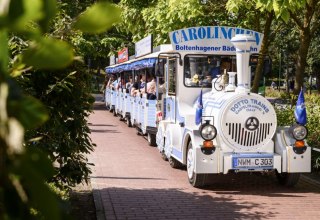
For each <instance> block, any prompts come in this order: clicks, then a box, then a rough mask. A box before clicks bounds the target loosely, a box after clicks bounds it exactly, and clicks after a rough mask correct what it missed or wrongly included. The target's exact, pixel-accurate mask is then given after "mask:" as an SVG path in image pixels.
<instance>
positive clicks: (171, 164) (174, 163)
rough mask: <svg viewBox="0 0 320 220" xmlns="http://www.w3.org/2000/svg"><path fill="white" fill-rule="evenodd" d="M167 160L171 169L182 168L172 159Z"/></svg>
mask: <svg viewBox="0 0 320 220" xmlns="http://www.w3.org/2000/svg"><path fill="white" fill-rule="evenodd" d="M168 160H169V164H170V166H171V167H172V168H175V169H178V168H180V167H181V166H182V164H181V163H180V162H179V161H177V160H176V159H175V158H173V157H169V159H168Z"/></svg>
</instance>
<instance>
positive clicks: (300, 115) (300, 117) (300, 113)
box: [294, 89, 307, 125]
mask: <svg viewBox="0 0 320 220" xmlns="http://www.w3.org/2000/svg"><path fill="white" fill-rule="evenodd" d="M294 116H295V117H296V121H297V123H298V124H300V125H305V124H307V110H306V106H305V103H304V95H303V90H302V89H301V91H300V93H299V96H298V100H297V105H296V109H295V111H294Z"/></svg>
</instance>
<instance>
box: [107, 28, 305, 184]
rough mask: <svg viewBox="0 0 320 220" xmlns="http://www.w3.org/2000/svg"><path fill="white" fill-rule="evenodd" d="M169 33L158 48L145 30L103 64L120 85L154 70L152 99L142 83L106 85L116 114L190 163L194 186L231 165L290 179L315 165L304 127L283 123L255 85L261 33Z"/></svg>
mask: <svg viewBox="0 0 320 220" xmlns="http://www.w3.org/2000/svg"><path fill="white" fill-rule="evenodd" d="M169 36H170V40H171V45H160V46H158V47H157V48H154V49H153V48H152V43H150V42H151V41H152V37H151V36H148V37H147V38H145V39H143V40H141V41H139V42H138V43H137V44H136V56H135V58H134V59H130V60H128V61H125V62H123V63H119V64H113V65H110V66H108V67H106V72H107V73H108V74H109V75H110V76H111V75H114V76H115V77H116V78H117V79H118V83H119V84H120V85H121V84H122V85H124V81H127V80H128V78H129V77H132V79H136V80H137V81H139V80H140V78H141V75H145V76H146V78H147V81H148V78H150V77H152V76H154V77H155V79H154V80H155V85H156V93H155V97H156V98H154V99H148V94H147V93H146V92H141V90H140V92H141V93H137V95H135V96H132V95H131V94H130V93H131V91H130V89H128V88H123V87H121V86H118V87H117V88H114V87H113V88H106V91H105V100H106V106H107V107H108V108H109V109H110V111H111V112H113V114H114V115H115V116H119V117H120V120H123V121H126V123H127V124H128V126H130V127H131V126H132V127H135V128H136V129H137V133H138V134H139V135H144V136H147V140H148V143H149V145H151V146H157V149H158V150H159V151H160V153H161V157H162V158H163V159H164V160H168V161H169V163H170V165H171V166H172V167H173V168H177V167H180V166H182V165H185V166H186V167H187V177H188V180H189V182H190V183H191V184H192V185H193V186H194V187H203V186H205V185H207V184H208V176H210V175H222V174H227V173H229V172H275V173H276V176H277V178H278V180H279V182H280V183H281V184H283V185H286V186H293V185H295V184H296V183H297V182H298V180H299V176H300V174H301V173H307V172H311V147H309V146H308V145H307V142H306V140H305V139H306V136H307V129H306V127H305V126H304V125H302V124H297V123H292V124H293V125H291V126H286V127H278V126H277V116H276V112H275V110H274V107H273V105H272V104H271V103H270V102H269V101H268V100H267V99H266V98H264V97H263V96H261V95H259V94H256V93H252V92H250V87H251V85H250V83H251V66H249V64H250V63H251V62H250V58H251V54H252V53H258V52H259V50H260V46H261V41H262V38H263V35H262V34H261V33H258V32H255V31H252V30H247V29H241V28H233V27H219V26H215V27H192V28H185V29H181V30H176V31H173V32H171V33H170V34H169ZM150 48H151V49H150ZM137 51H138V52H137ZM141 51H142V52H141ZM146 51H147V52H146ZM141 54H142V55H141ZM119 57H120V56H119ZM206 78H208V79H209V80H206ZM143 89H145V90H146V89H147V86H145V87H144V88H142V90H143Z"/></svg>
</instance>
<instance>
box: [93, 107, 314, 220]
mask: <svg viewBox="0 0 320 220" xmlns="http://www.w3.org/2000/svg"><path fill="white" fill-rule="evenodd" d="M89 122H90V129H91V131H92V134H91V138H92V140H93V142H94V143H96V144H97V147H96V150H95V152H94V153H93V154H92V155H91V156H90V162H93V163H94V164H95V167H94V168H93V173H92V175H91V184H92V187H93V189H94V195H95V202H96V204H97V208H98V212H99V213H100V215H99V213H97V216H98V219H99V218H100V219H104V218H106V219H107V220H111V219H206V220H208V219H299V220H301V219H319V218H320V217H319V216H320V210H319V208H317V206H318V204H320V194H319V192H320V189H319V187H318V186H316V185H313V184H311V183H307V182H305V181H301V180H300V182H299V184H298V185H297V186H296V187H295V188H291V189H288V188H285V187H282V186H280V185H278V183H277V181H276V179H275V177H274V176H273V175H261V174H252V175H250V174H234V175H226V176H223V175H219V176H216V177H214V178H213V179H212V186H211V187H209V188H207V189H196V188H193V187H191V186H190V185H189V183H188V180H187V174H186V171H185V170H175V169H172V168H171V167H170V166H169V164H168V162H165V161H163V160H162V159H161V157H160V154H159V152H158V151H157V149H156V148H153V147H150V146H148V143H147V141H146V140H145V139H144V138H143V137H141V136H138V135H136V133H135V129H133V128H128V127H127V125H126V124H125V123H123V122H120V121H119V118H117V117H113V116H112V114H111V113H109V112H108V111H106V110H105V108H104V107H103V106H102V104H101V103H100V104H99V103H97V105H96V109H95V112H94V114H92V115H91V116H90V119H89ZM99 216H100V217H99Z"/></svg>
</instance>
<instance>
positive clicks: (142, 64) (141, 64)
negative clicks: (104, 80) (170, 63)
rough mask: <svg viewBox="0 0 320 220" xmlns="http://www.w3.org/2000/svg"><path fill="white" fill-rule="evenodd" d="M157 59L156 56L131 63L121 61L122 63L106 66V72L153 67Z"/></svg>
mask: <svg viewBox="0 0 320 220" xmlns="http://www.w3.org/2000/svg"><path fill="white" fill-rule="evenodd" d="M156 61H157V58H145V59H142V60H137V61H134V62H131V63H123V64H117V65H114V66H109V67H106V69H105V70H106V73H108V74H112V73H120V72H123V71H129V70H140V69H145V68H151V67H154V65H155V63H156Z"/></svg>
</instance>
